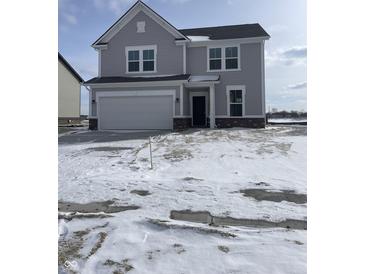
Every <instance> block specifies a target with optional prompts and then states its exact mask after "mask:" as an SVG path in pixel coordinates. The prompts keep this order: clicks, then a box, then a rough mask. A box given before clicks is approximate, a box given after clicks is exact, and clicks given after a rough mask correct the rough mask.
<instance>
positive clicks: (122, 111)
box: [98, 95, 173, 129]
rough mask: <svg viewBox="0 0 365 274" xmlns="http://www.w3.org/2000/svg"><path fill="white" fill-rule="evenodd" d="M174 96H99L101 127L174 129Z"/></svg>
mask: <svg viewBox="0 0 365 274" xmlns="http://www.w3.org/2000/svg"><path fill="white" fill-rule="evenodd" d="M172 100H173V98H172V96H171V95H164V96H134V97H133V96H121V97H100V98H99V109H98V111H99V128H100V129H172V116H173V114H172Z"/></svg>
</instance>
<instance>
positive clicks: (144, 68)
mask: <svg viewBox="0 0 365 274" xmlns="http://www.w3.org/2000/svg"><path fill="white" fill-rule="evenodd" d="M156 52H157V47H156V46H155V45H153V46H138V47H126V56H127V71H126V72H127V73H143V72H156Z"/></svg>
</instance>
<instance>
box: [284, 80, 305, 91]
mask: <svg viewBox="0 0 365 274" xmlns="http://www.w3.org/2000/svg"><path fill="white" fill-rule="evenodd" d="M304 88H307V82H301V83H297V84H293V85H289V86H287V89H294V90H296V89H304Z"/></svg>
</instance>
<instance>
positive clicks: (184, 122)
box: [173, 118, 191, 131]
mask: <svg viewBox="0 0 365 274" xmlns="http://www.w3.org/2000/svg"><path fill="white" fill-rule="evenodd" d="M173 127H174V130H176V131H180V130H185V129H188V128H191V118H174V125H173Z"/></svg>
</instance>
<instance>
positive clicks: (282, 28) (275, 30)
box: [266, 25, 289, 34]
mask: <svg viewBox="0 0 365 274" xmlns="http://www.w3.org/2000/svg"><path fill="white" fill-rule="evenodd" d="M288 29H289V28H288V26H285V25H271V26H269V27H267V28H266V30H267V31H268V32H269V34H271V33H279V32H284V31H287V30H288Z"/></svg>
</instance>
